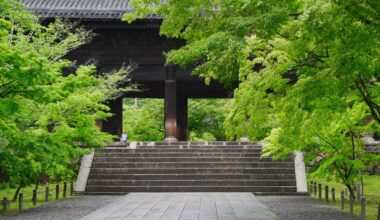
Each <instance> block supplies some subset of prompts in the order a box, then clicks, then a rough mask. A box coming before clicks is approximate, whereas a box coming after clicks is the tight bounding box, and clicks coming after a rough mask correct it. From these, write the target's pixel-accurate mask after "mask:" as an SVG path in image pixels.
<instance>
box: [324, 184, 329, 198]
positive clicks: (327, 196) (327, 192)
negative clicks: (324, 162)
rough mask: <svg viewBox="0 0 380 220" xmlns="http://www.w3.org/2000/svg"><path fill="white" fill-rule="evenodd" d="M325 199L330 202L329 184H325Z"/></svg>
mask: <svg viewBox="0 0 380 220" xmlns="http://www.w3.org/2000/svg"><path fill="white" fill-rule="evenodd" d="M325 201H326V202H329V186H325Z"/></svg>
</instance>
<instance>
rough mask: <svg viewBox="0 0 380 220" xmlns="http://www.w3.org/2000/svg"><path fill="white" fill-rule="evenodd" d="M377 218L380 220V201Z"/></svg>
mask: <svg viewBox="0 0 380 220" xmlns="http://www.w3.org/2000/svg"><path fill="white" fill-rule="evenodd" d="M377 220H380V203H379V204H377Z"/></svg>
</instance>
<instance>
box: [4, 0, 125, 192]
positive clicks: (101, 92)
mask: <svg viewBox="0 0 380 220" xmlns="http://www.w3.org/2000/svg"><path fill="white" fill-rule="evenodd" d="M91 36H92V35H91V33H90V32H88V31H85V30H84V29H82V28H80V27H77V26H76V25H75V24H70V23H66V22H63V21H61V20H57V21H55V22H52V23H50V24H48V25H47V26H42V25H41V24H40V23H39V20H38V18H37V17H36V16H34V15H32V14H31V13H29V12H26V11H24V9H23V6H22V4H20V3H18V2H15V1H13V0H0V170H1V171H2V173H5V174H6V176H5V177H3V178H6V180H7V181H8V182H10V183H11V184H18V185H20V186H26V185H29V184H31V183H36V182H38V180H39V177H40V175H42V174H46V175H48V176H49V177H50V178H51V179H53V180H54V179H60V178H61V179H62V178H71V177H72V176H74V169H73V168H74V167H75V166H74V165H75V163H76V160H77V159H78V158H79V157H80V155H82V154H84V153H85V152H88V150H86V148H84V147H87V148H90V147H101V146H104V145H105V144H106V143H107V142H109V141H111V140H112V137H111V136H110V135H108V134H105V133H102V132H101V131H100V130H99V128H98V127H97V126H96V124H95V121H96V120H100V119H106V118H107V117H109V116H110V114H109V113H108V110H109V109H108V107H107V106H106V105H104V103H105V101H106V100H107V99H108V98H113V97H116V96H117V95H118V94H119V93H120V92H122V90H123V89H118V88H117V86H118V85H119V83H124V82H125V81H126V74H127V72H128V68H123V69H121V70H120V71H117V72H115V73H113V74H110V75H105V76H95V75H94V73H95V71H96V69H95V67H94V66H91V65H90V66H80V67H79V68H78V69H77V70H76V71H75V72H74V73H69V74H67V76H63V74H62V70H63V69H64V68H66V67H69V66H70V65H71V64H72V63H71V62H69V61H68V60H65V59H63V57H64V55H65V54H67V52H69V51H70V50H72V49H75V48H77V47H78V46H80V45H82V44H84V43H86V42H87V41H89V40H91Z"/></svg>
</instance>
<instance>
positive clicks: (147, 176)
mask: <svg viewBox="0 0 380 220" xmlns="http://www.w3.org/2000/svg"><path fill="white" fill-rule="evenodd" d="M89 179H99V180H240V179H245V180H276V181H277V180H287V179H291V180H294V179H295V175H294V173H292V174H207V175H204V174H96V173H90V176H89Z"/></svg>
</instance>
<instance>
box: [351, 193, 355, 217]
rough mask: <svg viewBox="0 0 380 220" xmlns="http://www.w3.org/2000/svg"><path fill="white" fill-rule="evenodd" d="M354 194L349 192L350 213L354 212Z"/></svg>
mask: <svg viewBox="0 0 380 220" xmlns="http://www.w3.org/2000/svg"><path fill="white" fill-rule="evenodd" d="M354 202H355V200H354V195H352V194H350V213H351V214H354Z"/></svg>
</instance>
